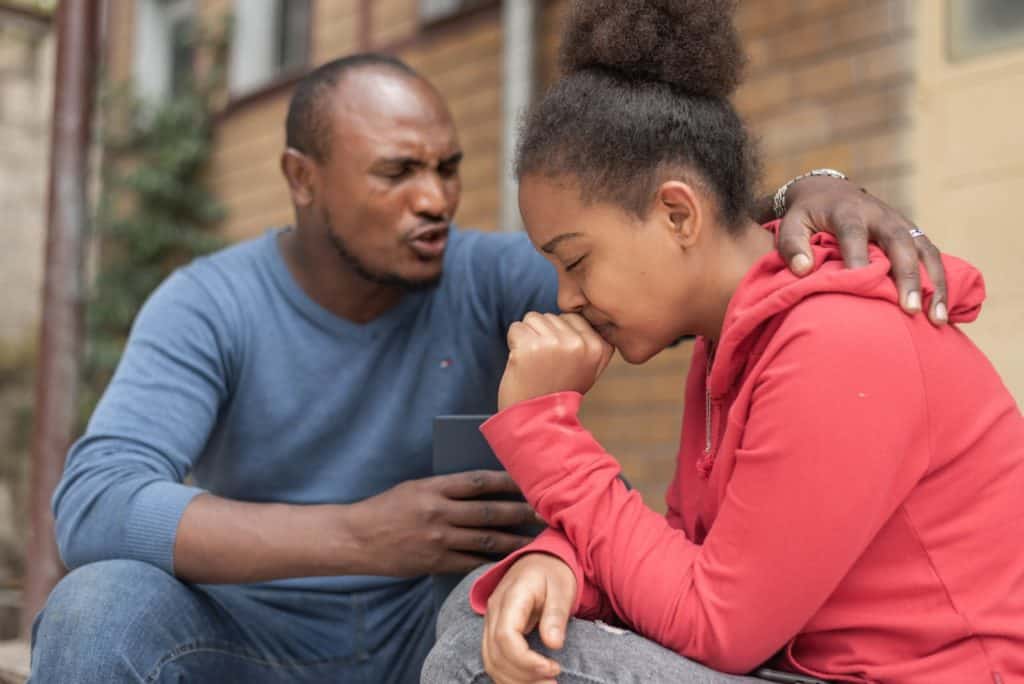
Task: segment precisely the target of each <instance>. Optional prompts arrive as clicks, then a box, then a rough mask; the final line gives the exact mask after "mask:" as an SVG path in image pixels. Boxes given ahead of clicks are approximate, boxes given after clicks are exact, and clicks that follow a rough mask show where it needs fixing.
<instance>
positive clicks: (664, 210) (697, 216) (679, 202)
mask: <svg viewBox="0 0 1024 684" xmlns="http://www.w3.org/2000/svg"><path fill="white" fill-rule="evenodd" d="M655 210H656V211H658V212H659V213H660V214H661V216H662V217H663V219H664V225H665V227H666V228H667V229H668V230H669V231H670V233H671V236H672V239H673V240H674V241H675V242H676V243H677V244H678V245H679V246H680V247H682V248H683V249H690V248H691V247H693V246H694V245H695V244H696V243H697V239H698V237H700V231H701V218H702V213H701V206H700V204H699V202H698V201H697V193H695V192H694V190H693V186H692V185H689V184H688V183H684V182H683V181H678V180H670V181H665V182H664V183H662V184H661V185H660V186H659V187H658V193H657V196H656V199H655Z"/></svg>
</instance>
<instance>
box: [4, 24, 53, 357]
mask: <svg viewBox="0 0 1024 684" xmlns="http://www.w3.org/2000/svg"><path fill="white" fill-rule="evenodd" d="M53 56H54V55H53V38H52V36H51V31H50V22H49V20H47V19H43V18H35V17H32V16H30V15H29V16H26V15H24V14H22V13H20V12H16V11H13V10H8V9H5V8H0V145H2V147H3V150H4V151H3V154H2V155H0V215H2V216H3V217H4V231H3V234H4V249H3V250H0V292H3V296H2V297H0V347H5V346H20V345H23V344H24V343H26V342H27V341H28V340H29V339H32V338H34V337H35V335H36V328H37V325H38V319H39V305H40V297H41V295H40V292H41V289H42V282H43V250H44V246H45V240H46V214H45V212H46V181H47V175H46V174H47V168H48V162H49V130H50V110H51V108H52V104H53V103H52V100H53V87H52V81H53V77H52V74H53Z"/></svg>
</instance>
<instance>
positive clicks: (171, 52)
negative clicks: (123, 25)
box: [135, 0, 195, 103]
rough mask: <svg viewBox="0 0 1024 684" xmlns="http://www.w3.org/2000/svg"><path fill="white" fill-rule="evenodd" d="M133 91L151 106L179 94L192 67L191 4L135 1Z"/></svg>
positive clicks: (172, 0) (166, 0)
mask: <svg viewBox="0 0 1024 684" xmlns="http://www.w3.org/2000/svg"><path fill="white" fill-rule="evenodd" d="M136 12H137V15H136V20H135V46H136V48H135V89H136V91H137V92H138V94H139V96H140V97H141V98H142V99H143V100H145V101H147V102H151V103H155V102H159V101H161V100H163V99H165V98H167V97H169V96H171V95H174V94H176V93H180V92H181V90H182V88H183V87H184V85H185V84H186V83H187V82H188V80H189V79H191V78H192V73H193V72H192V70H193V68H194V65H195V35H194V28H195V7H194V5H193V2H192V0H138V2H137V3H136Z"/></svg>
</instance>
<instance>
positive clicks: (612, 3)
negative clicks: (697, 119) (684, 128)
mask: <svg viewBox="0 0 1024 684" xmlns="http://www.w3.org/2000/svg"><path fill="white" fill-rule="evenodd" d="M735 8H736V0H573V3H572V7H571V10H570V13H569V18H568V20H567V22H566V26H565V33H564V36H563V38H562V52H561V66H562V69H563V71H564V72H565V73H566V74H571V73H573V72H576V71H582V70H584V69H591V68H598V69H607V70H611V71H615V72H618V73H619V74H621V75H622V76H624V77H626V78H630V79H639V80H647V81H660V82H662V83H667V84H669V85H671V86H673V87H675V88H678V89H680V90H682V91H684V92H686V93H689V94H692V95H702V96H708V97H727V96H728V95H730V94H731V93H732V92H733V91H734V90H735V89H736V86H737V85H739V82H740V75H741V73H742V71H743V65H744V62H745V57H744V54H743V50H742V48H741V47H740V40H739V35H738V34H737V32H736V28H735V26H734V25H733V21H732V19H733V12H734V10H735Z"/></svg>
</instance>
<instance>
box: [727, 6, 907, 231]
mask: <svg viewBox="0 0 1024 684" xmlns="http://www.w3.org/2000/svg"><path fill="white" fill-rule="evenodd" d="M912 5H913V3H912V0H804V1H803V2H792V1H790V0H756V1H754V0H748V1H747V2H743V3H741V6H740V11H739V13H738V16H737V24H738V26H739V28H740V31H741V34H742V36H743V40H744V43H745V45H746V47H747V51H748V53H749V56H750V63H749V67H748V69H747V76H746V79H745V81H744V84H743V85H742V86H741V88H740V90H739V92H738V93H737V96H736V105H737V108H738V109H739V110H740V112H741V113H742V114H743V115H744V117H745V118H746V120H747V121H748V123H749V125H750V127H751V128H752V130H753V131H754V132H755V134H757V135H758V136H760V139H761V151H762V156H763V158H764V161H765V165H764V171H765V173H764V182H765V185H764V187H765V188H774V187H776V186H777V185H778V184H780V183H781V182H783V181H784V180H785V179H787V178H789V177H792V176H793V175H795V174H797V173H799V172H801V171H803V170H807V169H810V168H813V167H816V166H833V167H836V168H839V169H842V170H844V171H846V172H847V173H848V174H850V175H851V176H852V177H853V178H854V179H855V180H856V181H857V182H858V183H860V184H861V185H864V186H865V187H867V188H868V189H869V190H871V191H872V192H873V193H874V194H876V195H878V196H880V197H882V198H884V199H886V200H887V201H889V202H891V203H893V204H894V205H895V206H897V207H899V208H900V209H902V210H904V211H906V212H908V213H909V211H910V209H911V206H910V183H911V176H912V173H913V166H912V164H911V159H910V126H911V119H910V106H911V102H912V96H913V91H914V59H913V38H914V33H913V28H912V26H911V13H912V9H913V6H912Z"/></svg>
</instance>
